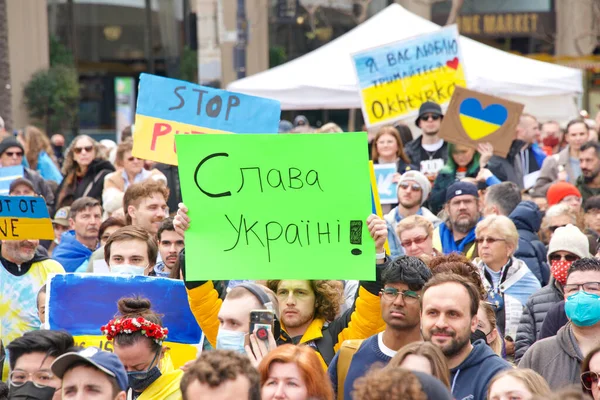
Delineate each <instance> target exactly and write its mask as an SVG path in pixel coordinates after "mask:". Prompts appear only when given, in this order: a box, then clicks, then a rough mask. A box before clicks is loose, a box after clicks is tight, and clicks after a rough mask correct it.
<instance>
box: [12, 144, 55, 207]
mask: <svg viewBox="0 0 600 400" xmlns="http://www.w3.org/2000/svg"><path fill="white" fill-rule="evenodd" d="M24 156H25V149H24V148H23V145H22V144H21V143H19V141H18V140H17V139H15V137H14V136H9V137H7V138H5V139H4V140H2V142H0V166H2V167H14V166H17V165H22V164H23V157H24ZM23 178H25V179H27V180H29V181H30V182H31V183H32V184H33V189H34V191H35V193H36V194H38V195H40V196H42V197H44V200H45V201H46V205H47V206H48V209H49V210H52V209H53V207H54V192H53V191H52V189H51V188H50V186H49V185H48V184H47V183H46V181H45V180H44V178H42V176H41V175H40V174H38V173H37V172H36V171H34V170H32V169H29V168H26V167H24V168H23Z"/></svg>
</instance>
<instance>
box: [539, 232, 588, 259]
mask: <svg viewBox="0 0 600 400" xmlns="http://www.w3.org/2000/svg"><path fill="white" fill-rule="evenodd" d="M557 251H568V252H569V253H572V254H575V255H576V256H579V258H585V257H590V242H589V240H588V238H587V236H585V235H584V234H583V232H581V231H580V230H579V228H577V227H576V226H574V225H571V224H569V225H567V226H561V227H560V228H557V229H556V230H555V231H554V234H553V235H552V239H550V244H549V245H548V255H550V254H552V253H555V252H557Z"/></svg>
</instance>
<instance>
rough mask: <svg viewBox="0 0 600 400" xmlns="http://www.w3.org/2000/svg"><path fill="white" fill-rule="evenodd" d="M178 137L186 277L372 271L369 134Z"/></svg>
mask: <svg viewBox="0 0 600 400" xmlns="http://www.w3.org/2000/svg"><path fill="white" fill-rule="evenodd" d="M176 141H177V148H178V152H177V155H178V157H179V179H180V182H181V191H182V194H183V199H184V202H185V204H186V205H187V207H188V208H189V216H190V218H191V220H192V223H191V224H190V228H189V230H188V231H187V232H186V235H185V249H186V250H185V251H186V257H189V259H190V260H193V262H191V263H189V264H188V267H187V268H186V274H187V278H188V279H189V280H205V279H214V280H231V279H365V280H370V279H373V278H374V277H375V268H374V265H375V246H374V243H373V239H372V238H371V236H370V235H369V231H368V228H367V226H366V219H367V218H368V216H369V214H370V210H371V194H370V180H369V160H368V154H367V151H366V149H367V146H368V144H367V135H366V133H364V132H363V133H341V134H336V135H313V134H304V135H302V134H299V135H177V136H176ZM331 149H335V151H331ZM307 155H309V156H307ZM215 266H219V267H218V268H216V267H215Z"/></svg>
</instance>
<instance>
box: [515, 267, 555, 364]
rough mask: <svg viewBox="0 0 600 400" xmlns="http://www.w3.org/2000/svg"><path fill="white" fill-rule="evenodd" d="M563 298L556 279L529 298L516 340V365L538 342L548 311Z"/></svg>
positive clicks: (552, 279)
mask: <svg viewBox="0 0 600 400" xmlns="http://www.w3.org/2000/svg"><path fill="white" fill-rule="evenodd" d="M563 298H564V295H563V289H562V286H561V284H560V283H558V282H556V281H555V280H554V278H551V279H550V283H548V286H544V287H543V288H541V289H540V290H538V291H537V292H535V293H534V294H532V295H531V297H529V299H528V300H527V303H526V304H525V308H524V309H523V315H521V320H520V321H519V328H518V329H517V338H516V340H515V362H516V363H518V362H519V361H520V360H521V357H523V355H524V354H525V352H526V351H527V349H528V348H529V347H531V345H532V344H534V343H535V342H536V340H537V338H538V335H539V333H540V330H541V329H542V323H543V322H544V318H546V314H547V313H548V310H550V308H551V307H552V306H553V305H554V304H555V303H558V302H559V301H561V300H563Z"/></svg>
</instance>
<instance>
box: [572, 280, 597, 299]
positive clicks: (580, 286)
mask: <svg viewBox="0 0 600 400" xmlns="http://www.w3.org/2000/svg"><path fill="white" fill-rule="evenodd" d="M563 289H564V291H565V294H566V295H567V297H569V296H571V295H573V294H575V293H577V292H579V291H580V290H583V291H584V292H586V293H598V292H600V282H586V283H571V284H569V285H565V286H563Z"/></svg>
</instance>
